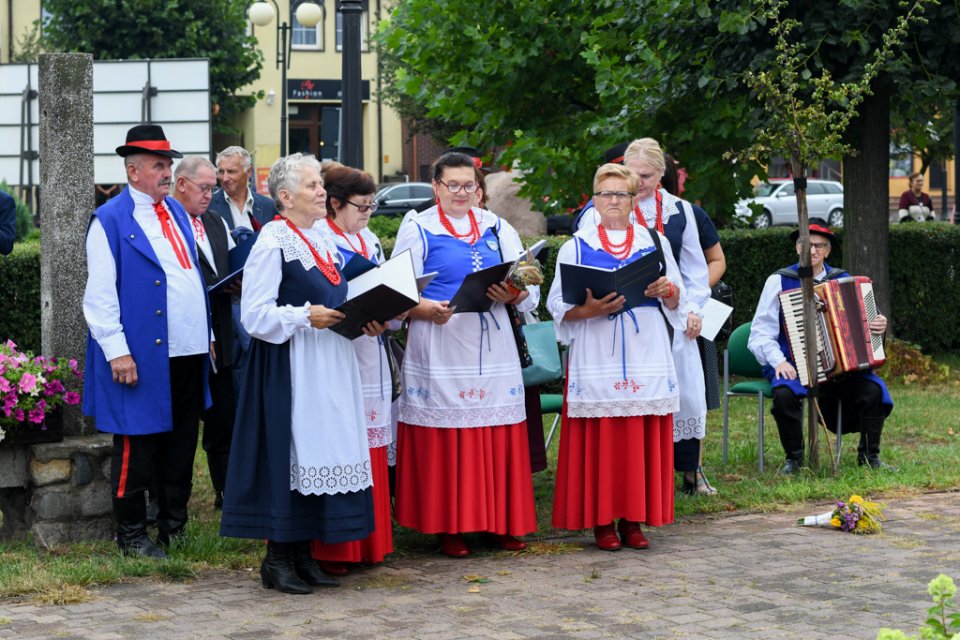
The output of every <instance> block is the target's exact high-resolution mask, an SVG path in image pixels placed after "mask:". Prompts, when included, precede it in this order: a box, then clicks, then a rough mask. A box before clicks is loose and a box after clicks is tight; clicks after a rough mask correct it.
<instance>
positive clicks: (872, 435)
mask: <svg viewBox="0 0 960 640" xmlns="http://www.w3.org/2000/svg"><path fill="white" fill-rule="evenodd" d="M885 419H886V418H877V417H873V418H861V419H860V446H859V447H857V464H859V465H861V466H863V465H865V464H868V465H870V468H871V469H882V470H884V471H896V470H897V468H896V467H892V466H890V465H889V464H887V463H886V462H883V461H882V460H880V434H881V433H882V432H883V421H884V420H885Z"/></svg>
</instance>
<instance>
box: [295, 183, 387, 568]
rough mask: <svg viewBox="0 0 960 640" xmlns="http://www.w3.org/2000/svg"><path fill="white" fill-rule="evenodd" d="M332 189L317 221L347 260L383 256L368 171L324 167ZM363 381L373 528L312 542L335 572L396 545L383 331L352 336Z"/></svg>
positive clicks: (315, 551)
mask: <svg viewBox="0 0 960 640" xmlns="http://www.w3.org/2000/svg"><path fill="white" fill-rule="evenodd" d="M323 181H324V187H325V188H326V190H327V217H326V219H325V220H323V221H321V222H319V223H317V224H316V225H314V229H315V230H316V231H319V232H321V233H323V234H324V235H326V236H327V237H328V238H329V239H330V240H331V241H332V242H334V243H335V244H336V245H337V248H338V249H340V253H341V255H342V256H343V259H344V261H345V262H349V261H350V259H351V258H352V257H353V256H354V255H356V254H359V255H360V256H362V257H363V258H366V259H367V260H370V261H371V262H373V263H375V264H380V263H382V262H383V260H384V258H383V250H382V249H381V247H380V240H379V239H378V238H377V236H376V235H375V234H374V233H373V232H372V231H370V229H368V228H367V223H369V222H370V216H371V214H373V212H374V211H376V210H377V205H376V203H375V202H374V201H373V196H374V193H375V192H376V185H375V184H374V182H373V178H371V177H370V175H369V174H367V173H364V172H362V171H358V170H357V169H353V168H350V167H345V166H343V165H339V166H333V167H330V168H328V169H327V170H326V171H324V174H323ZM353 348H354V351H356V354H357V361H358V363H359V366H360V381H361V383H362V384H363V415H364V422H365V424H366V429H367V444H368V445H369V447H370V463H371V466H372V471H373V504H374V511H375V516H374V522H375V525H376V528H375V529H374V531H373V533H371V534H370V535H369V536H368V537H366V538H364V539H363V540H355V541H352V542H341V543H338V544H325V543H324V542H323V541H315V542H314V543H313V557H314V558H316V559H317V560H319V561H320V566H321V567H322V568H323V570H324V571H326V572H327V573H330V574H332V575H344V574H346V573H347V570H348V565H347V563H356V562H363V563H367V564H373V563H378V562H383V559H384V557H385V556H386V555H387V554H388V553H391V552H392V551H393V522H392V519H391V515H390V487H389V482H388V479H387V445H389V444H390V443H391V442H392V441H393V431H392V430H393V425H394V424H395V422H394V419H393V415H392V412H391V395H392V391H393V384H392V381H391V379H390V367H389V364H388V360H387V354H386V351H385V342H384V337H383V336H381V335H376V336H370V335H363V336H360V337H358V338H356V339H355V340H354V341H353Z"/></svg>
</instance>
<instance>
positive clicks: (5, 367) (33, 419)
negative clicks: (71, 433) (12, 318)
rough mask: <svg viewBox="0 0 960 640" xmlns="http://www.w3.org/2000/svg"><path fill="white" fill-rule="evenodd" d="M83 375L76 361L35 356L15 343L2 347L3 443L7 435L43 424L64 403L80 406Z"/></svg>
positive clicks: (0, 405) (0, 416) (0, 409)
mask: <svg viewBox="0 0 960 640" xmlns="http://www.w3.org/2000/svg"><path fill="white" fill-rule="evenodd" d="M82 380H83V373H82V372H81V371H80V369H79V368H78V365H77V361H76V360H72V359H71V360H69V361H68V360H62V359H57V358H49V357H46V356H34V355H33V354H32V353H30V352H26V351H24V352H21V351H19V350H18V349H17V345H15V344H14V343H13V342H12V341H10V340H7V342H6V343H3V344H0V440H3V438H4V436H5V432H6V431H7V430H11V429H17V428H22V427H23V426H25V425H29V424H31V423H32V424H35V425H42V424H43V421H44V420H45V419H46V417H47V413H48V412H49V411H50V410H51V409H53V408H54V407H58V406H60V405H62V404H79V402H80V393H79V392H78V390H79V388H80V384H81V381H82Z"/></svg>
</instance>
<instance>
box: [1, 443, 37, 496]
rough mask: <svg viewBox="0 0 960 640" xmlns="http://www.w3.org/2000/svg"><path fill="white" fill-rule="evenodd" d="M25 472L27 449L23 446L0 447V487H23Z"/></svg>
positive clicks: (26, 477)
mask: <svg viewBox="0 0 960 640" xmlns="http://www.w3.org/2000/svg"><path fill="white" fill-rule="evenodd" d="M29 477H30V476H29V474H28V473H27V450H26V449H25V448H24V447H0V488H4V487H25V486H27V480H28V479H29Z"/></svg>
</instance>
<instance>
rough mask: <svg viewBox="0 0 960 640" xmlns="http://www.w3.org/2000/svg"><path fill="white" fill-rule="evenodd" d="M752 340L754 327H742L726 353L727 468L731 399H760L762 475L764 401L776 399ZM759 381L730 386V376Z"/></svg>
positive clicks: (725, 438)
mask: <svg viewBox="0 0 960 640" xmlns="http://www.w3.org/2000/svg"><path fill="white" fill-rule="evenodd" d="M749 339H750V323H749V322H747V323H746V324H742V325H740V326H739V327H737V328H736V329H734V330H733V333H732V334H730V340H728V341H727V348H726V349H724V350H723V464H727V440H728V437H729V430H730V427H729V419H730V398H732V397H743V396H750V397H754V398H756V399H757V422H758V424H759V426H758V428H757V441H758V447H759V448H758V455H757V458H758V459H759V466H760V471H763V415H764V406H763V400H764V398H773V391H772V390H771V388H770V383H769V382H767V380H766V379H765V378H764V377H763V372H762V371H761V367H760V363H758V362H757V359H756V358H754V357H753V354H752V353H750V351H749V350H748V349H747V340H749ZM731 375H737V376H742V377H745V378H758V379H754V380H746V381H743V382H738V383H737V384H735V385H733V386H732V387H731V386H730V376H731Z"/></svg>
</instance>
